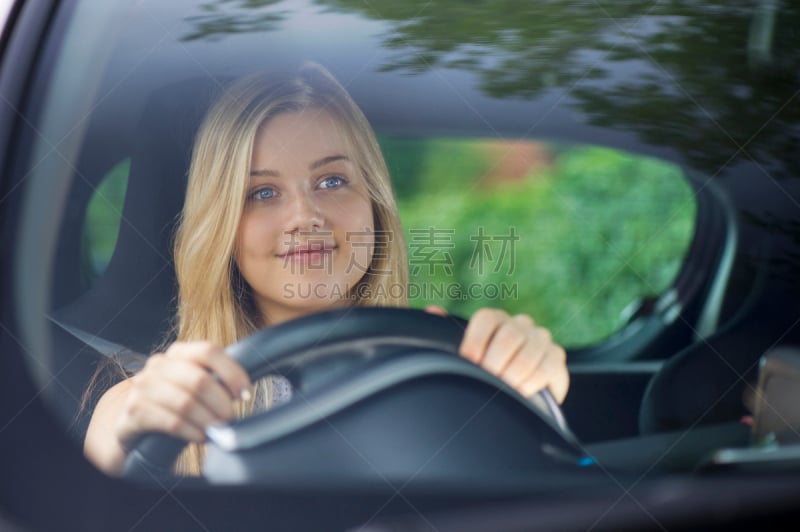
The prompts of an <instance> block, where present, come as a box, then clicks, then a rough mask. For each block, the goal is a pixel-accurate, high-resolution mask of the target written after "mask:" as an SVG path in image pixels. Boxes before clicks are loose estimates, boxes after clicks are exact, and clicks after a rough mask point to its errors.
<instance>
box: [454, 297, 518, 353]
mask: <svg viewBox="0 0 800 532" xmlns="http://www.w3.org/2000/svg"><path fill="white" fill-rule="evenodd" d="M506 319H508V314H506V313H505V312H503V311H502V310H496V309H488V308H482V309H480V310H478V311H477V312H475V314H473V315H472V318H471V319H470V320H469V323H468V324H467V330H466V331H465V332H464V339H463V340H462V341H461V346H460V347H459V353H461V355H462V356H463V357H464V358H466V359H467V360H470V361H472V362H474V363H476V364H481V362H482V361H483V358H484V356H485V354H486V350H487V348H488V346H489V342H490V341H491V339H492V337H493V336H494V335H495V332H496V331H497V329H498V328H499V327H500V325H501V324H502V323H503V321H504V320H506Z"/></svg>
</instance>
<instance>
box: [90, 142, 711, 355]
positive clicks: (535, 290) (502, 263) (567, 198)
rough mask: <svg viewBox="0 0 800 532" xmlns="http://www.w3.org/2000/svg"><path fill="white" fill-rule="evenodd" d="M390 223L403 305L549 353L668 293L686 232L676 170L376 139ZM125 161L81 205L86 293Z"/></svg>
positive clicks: (584, 155) (549, 153)
mask: <svg viewBox="0 0 800 532" xmlns="http://www.w3.org/2000/svg"><path fill="white" fill-rule="evenodd" d="M379 140H380V143H381V146H382V148H383V150H384V154H385V156H386V160H387V164H388V165H389V169H390V172H391V175H392V178H393V182H394V186H395V192H396V194H397V198H398V204H399V208H400V217H401V219H402V221H403V224H404V229H405V238H406V242H407V244H408V248H409V266H410V269H411V272H412V280H411V286H410V288H409V293H410V295H411V296H412V297H411V303H412V306H415V307H421V306H424V305H426V304H432V303H433V304H439V305H442V306H443V307H445V308H446V309H447V310H448V311H449V312H451V313H454V314H459V315H462V316H464V317H468V316H469V315H471V314H472V312H474V311H475V310H477V309H478V308H480V307H483V306H493V307H499V308H503V309H505V310H507V311H508V312H511V313H520V312H525V313H528V314H530V315H531V316H532V317H533V318H534V319H535V320H536V322H537V323H540V324H542V325H544V326H546V327H548V328H550V329H551V331H552V332H553V336H554V337H555V339H556V340H557V341H558V342H559V343H561V344H562V345H565V346H568V347H575V346H581V345H588V344H591V343H594V342H597V341H599V340H601V339H603V338H604V337H606V336H608V335H609V334H611V333H613V332H615V331H617V330H618V329H619V328H620V327H621V326H622V325H623V324H624V319H623V314H624V310H625V309H626V308H627V307H628V306H629V305H630V304H631V303H633V302H635V301H636V300H637V299H639V298H642V297H646V296H649V295H657V294H660V293H662V292H663V291H664V290H665V289H666V288H667V287H668V286H669V285H670V284H671V283H672V281H673V280H674V278H675V276H676V274H677V273H678V270H679V268H680V266H681V264H682V262H683V258H684V255H685V253H686V251H687V249H688V246H689V243H690V240H691V237H692V232H693V228H694V223H695V210H696V207H695V201H694V196H693V194H692V190H691V188H690V187H689V185H688V183H687V182H686V179H685V178H684V176H683V173H682V171H681V170H680V168H678V167H676V166H674V165H672V164H669V163H665V162H663V161H659V160H656V159H652V158H646V157H640V156H634V155H630V154H626V153H623V152H619V151H615V150H611V149H607V148H600V147H592V146H576V145H559V144H546V143H538V142H518V141H487V140H481V139H448V138H436V139H422V138H399V137H381V138H380V139H379ZM128 171H129V162H128V161H123V162H122V163H120V164H119V165H118V166H117V167H115V168H114V169H113V170H112V171H111V172H109V174H108V176H107V178H106V179H105V180H104V182H103V184H102V185H101V186H100V187H99V188H98V190H97V192H96V193H95V195H94V197H93V198H92V200H91V202H90V205H89V208H88V212H87V223H86V226H85V228H86V229H85V231H84V255H83V256H84V257H85V260H86V265H85V268H84V270H85V271H86V277H87V283H91V281H92V280H93V279H94V278H96V277H97V276H98V275H99V274H100V273H102V272H103V270H104V269H105V267H106V264H107V263H108V260H109V259H110V257H111V254H112V253H113V250H114V245H115V244H116V238H117V233H118V231H119V223H120V213H121V209H122V203H123V201H124V196H125V190H126V186H127V176H128Z"/></svg>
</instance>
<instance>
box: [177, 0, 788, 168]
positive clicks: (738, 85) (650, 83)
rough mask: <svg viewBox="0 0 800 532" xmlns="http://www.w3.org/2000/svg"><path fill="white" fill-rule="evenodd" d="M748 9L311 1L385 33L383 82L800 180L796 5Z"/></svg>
mask: <svg viewBox="0 0 800 532" xmlns="http://www.w3.org/2000/svg"><path fill="white" fill-rule="evenodd" d="M753 4H754V3H753V2H752V0H731V1H726V2H697V1H694V0H692V1H689V0H672V1H665V2H656V3H654V2H652V1H640V2H626V3H624V5H623V4H622V3H616V2H606V3H603V4H601V3H597V2H588V3H575V2H573V1H571V0H552V1H550V2H547V3H546V7H543V6H541V5H538V4H533V3H531V2H527V1H517V0H505V1H500V2H498V1H496V0H474V1H471V2H461V1H457V0H443V1H437V2H430V1H428V0H406V1H403V2H397V1H395V0H370V1H369V2H364V1H363V0H314V5H315V6H317V8H319V10H321V11H323V12H325V11H334V12H337V13H343V14H353V15H356V16H358V17H362V18H367V19H373V20H379V21H382V22H384V23H388V25H389V30H388V31H387V32H386V33H385V34H383V35H382V36H381V37H379V39H380V41H381V42H382V45H383V47H384V48H385V49H387V50H389V51H391V52H392V53H391V54H390V59H389V60H388V61H387V62H385V63H383V64H381V65H380V66H379V67H378V69H379V70H382V71H391V72H403V73H406V74H412V75H413V74H415V73H422V72H427V71H430V70H433V69H442V68H445V69H456V70H461V71H466V72H470V73H472V74H474V75H475V76H476V79H477V85H478V87H477V88H479V89H480V90H481V91H482V92H483V93H484V94H486V95H488V96H490V97H493V98H499V99H510V98H513V99H527V100H535V99H536V98H538V97H540V96H541V95H542V94H543V92H544V91H547V90H554V91H558V93H559V94H560V96H561V97H560V99H559V101H560V102H561V103H562V104H564V105H569V106H570V107H572V108H573V109H574V110H577V111H580V112H581V113H582V114H583V115H584V117H585V119H586V120H587V121H589V122H590V123H593V124H597V125H603V126H605V127H611V128H616V129H621V130H624V131H628V132H636V133H637V134H638V135H639V136H640V138H641V139H642V140H644V141H645V142H647V143H649V144H652V145H657V146H669V147H671V148H673V149H676V150H678V151H680V152H681V153H682V154H683V155H684V157H685V158H686V160H687V162H689V163H690V164H691V165H692V166H694V167H695V168H698V169H700V170H703V171H704V172H706V173H707V174H709V175H712V176H715V175H718V174H720V173H721V172H722V171H724V170H725V168H726V167H728V166H729V165H732V164H735V163H736V162H737V161H739V160H743V161H748V160H754V161H757V162H758V166H759V167H760V170H761V171H763V173H764V174H765V178H766V177H767V176H769V177H773V178H776V179H780V178H783V177H785V176H787V175H792V174H794V175H798V174H800V162H798V156H797V150H796V146H797V144H798V138H797V136H798V135H794V136H792V135H787V134H786V132H787V131H790V130H792V128H795V129H796V124H798V122H800V105H798V104H797V100H798V91H797V88H798V86H800V68H799V67H800V57H798V54H800V47H798V46H797V32H796V28H797V27H798V25H799V24H800V16H798V15H800V7H798V6H795V5H792V6H788V5H787V2H784V3H782V4H779V3H776V2H761V3H756V7H755V8H754V7H753ZM292 5H294V4H292V3H291V2H281V0H219V1H217V2H208V3H206V4H203V11H204V13H203V14H201V15H197V16H194V17H192V18H191V19H189V21H190V22H192V23H193V24H194V26H195V31H194V32H193V33H192V34H191V35H188V36H186V37H184V40H192V39H219V38H221V37H222V36H223V35H225V34H235V33H242V32H261V31H271V30H276V29H279V28H278V26H279V23H280V22H281V21H282V20H283V19H284V18H285V17H286V16H287V15H286V13H287V11H288V10H289V9H290V8H291V6H292Z"/></svg>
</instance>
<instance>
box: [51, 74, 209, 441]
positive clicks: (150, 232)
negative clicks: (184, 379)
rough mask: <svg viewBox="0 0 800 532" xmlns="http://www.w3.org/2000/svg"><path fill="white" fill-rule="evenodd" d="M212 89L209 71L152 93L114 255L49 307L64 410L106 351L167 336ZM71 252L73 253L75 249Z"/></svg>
mask: <svg viewBox="0 0 800 532" xmlns="http://www.w3.org/2000/svg"><path fill="white" fill-rule="evenodd" d="M218 90H219V85H218V84H216V83H213V82H211V81H209V80H208V79H206V80H203V81H200V82H199V81H198V80H186V81H184V82H180V83H178V84H174V85H171V86H168V87H166V88H163V89H161V90H159V91H158V92H156V93H154V94H153V95H152V96H151V97H150V98H149V99H148V101H147V102H146V104H145V106H144V107H143V112H142V115H141V119H140V121H139V125H138V127H137V130H136V132H135V137H134V140H133V142H132V144H131V146H132V148H131V153H130V154H126V155H129V156H130V158H131V163H130V173H129V176H128V187H127V191H126V194H125V202H124V206H123V209H122V220H121V223H120V229H119V235H118V239H117V244H116V247H115V249H114V252H113V255H112V256H111V259H110V261H109V263H108V266H107V268H106V269H105V271H104V272H103V273H102V274H101V275H100V276H99V277H98V278H97V279H96V280H95V282H94V283H93V284H92V285H91V286H90V287H89V288H88V290H86V291H85V292H84V293H82V294H81V295H80V296H79V297H77V298H76V299H74V300H72V301H71V302H69V303H68V304H66V305H63V306H60V307H59V308H57V309H55V310H54V311H53V312H52V313H51V315H50V318H51V321H52V322H53V327H52V334H53V342H52V343H53V346H54V352H55V353H54V355H55V356H54V359H55V360H54V365H53V373H54V375H56V377H57V382H58V384H59V385H58V386H51V387H48V388H49V392H48V393H49V394H50V395H54V396H55V397H52V398H51V399H52V401H51V402H52V404H54V405H56V407H57V409H59V410H62V411H63V412H62V413H63V414H64V415H66V416H68V418H69V417H71V416H74V415H75V413H76V412H77V411H78V410H79V405H78V403H79V402H80V398H81V396H82V394H83V392H84V390H85V388H86V386H87V383H88V382H89V380H90V379H91V377H92V374H93V373H94V372H95V368H96V367H97V365H98V362H99V361H101V360H103V357H104V356H110V355H120V354H134V355H137V354H149V353H151V352H153V350H154V349H155V348H157V347H158V346H159V345H162V344H164V343H166V342H168V341H169V338H170V334H171V323H172V318H173V315H174V313H175V298H176V294H177V283H176V280H175V273H174V268H173V261H172V241H173V232H174V229H175V222H176V220H177V217H178V215H179V213H180V210H181V207H182V205H183V198H184V194H185V189H186V177H187V171H188V166H189V159H190V156H191V147H192V141H193V138H194V135H195V133H196V131H197V128H198V127H199V124H200V122H201V120H202V118H203V116H204V114H205V111H206V110H207V109H208V106H209V105H210V102H211V101H212V99H213V97H214V95H215V94H216V92H217V91H218ZM100 134H101V135H102V134H108V133H107V132H102V131H101V132H100ZM93 148H96V146H86V149H87V150H89V149H93ZM70 253H71V255H70V256H69V258H71V260H73V261H74V260H75V258H74V255H75V254H74V251H71V252H70ZM59 260H65V259H64V257H63V256H62V257H61V258H60V259H59ZM98 396H99V394H98ZM96 399H97V397H95V400H96ZM92 409H93V405H92V406H91V408H88V409H86V410H87V411H88V412H91V410H92ZM78 418H79V419H78V421H77V422H76V429H75V433H76V436H77V437H78V438H79V439H81V440H82V438H83V434H84V432H85V427H86V424H87V422H88V416H85V415H82V416H78Z"/></svg>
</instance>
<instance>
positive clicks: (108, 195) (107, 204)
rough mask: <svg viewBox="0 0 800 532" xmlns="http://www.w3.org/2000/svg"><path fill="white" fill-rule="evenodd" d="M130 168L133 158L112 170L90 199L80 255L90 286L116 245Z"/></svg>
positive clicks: (104, 266)
mask: <svg viewBox="0 0 800 532" xmlns="http://www.w3.org/2000/svg"><path fill="white" fill-rule="evenodd" d="M130 165H131V161H130V159H125V160H123V161H122V162H120V163H119V164H117V165H116V166H115V167H114V168H112V169H111V170H110V171H109V172H108V175H106V177H105V178H104V179H103V181H102V182H101V183H100V185H99V186H98V187H97V190H95V192H94V194H93V195H92V197H91V199H90V200H89V206H88V207H87V209H86V223H85V224H84V231H83V250H82V253H81V255H82V256H83V257H84V262H85V263H86V264H85V265H84V274H85V276H86V277H87V282H89V283H90V282H91V280H92V279H93V278H94V277H96V276H97V275H99V274H100V273H102V272H103V271H104V270H105V269H106V266H107V265H108V261H109V260H111V255H112V253H114V247H115V246H116V245H117V236H118V235H119V225H120V221H121V219H122V205H123V203H124V202H125V191H126V190H127V188H128V173H129V172H130Z"/></svg>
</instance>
